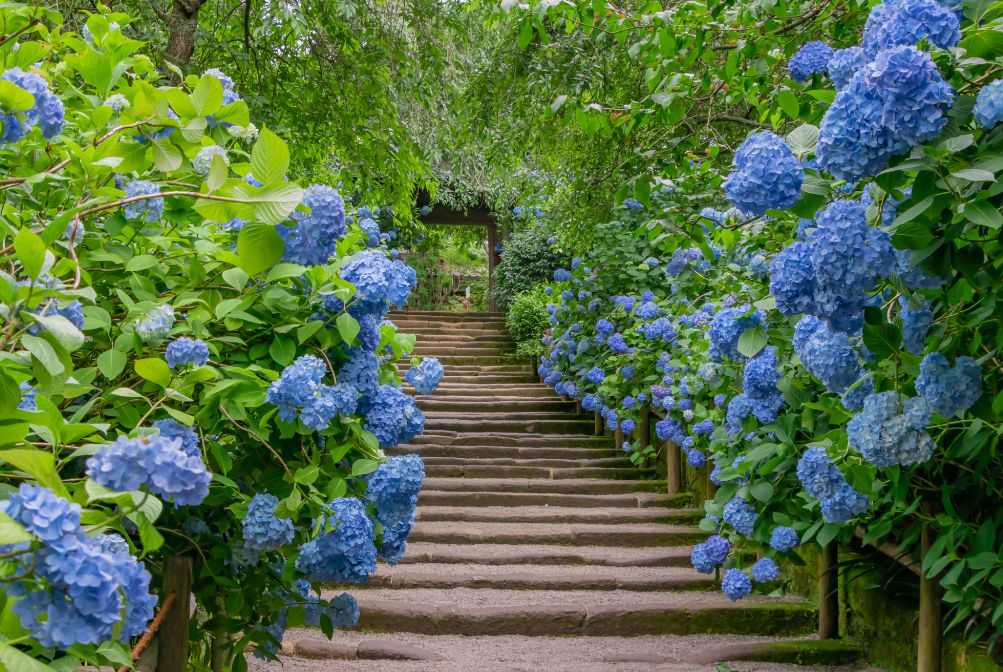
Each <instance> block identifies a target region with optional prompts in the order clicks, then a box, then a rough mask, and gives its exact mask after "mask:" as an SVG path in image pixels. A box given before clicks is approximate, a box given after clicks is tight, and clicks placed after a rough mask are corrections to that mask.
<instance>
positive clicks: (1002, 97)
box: [972, 79, 1003, 130]
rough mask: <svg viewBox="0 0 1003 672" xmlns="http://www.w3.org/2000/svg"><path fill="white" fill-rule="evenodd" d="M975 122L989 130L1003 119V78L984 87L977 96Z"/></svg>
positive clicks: (974, 110)
mask: <svg viewBox="0 0 1003 672" xmlns="http://www.w3.org/2000/svg"><path fill="white" fill-rule="evenodd" d="M972 112H973V113H974V114H975V122H976V123H977V124H978V125H979V126H981V127H982V128H984V129H986V130H989V129H990V128H993V127H994V126H995V125H996V124H998V123H1000V122H1001V121H1003V79H997V80H994V81H992V82H990V83H989V84H987V85H985V86H984V87H982V90H980V91H979V95H978V96H976V98H975V108H974V109H973V110H972Z"/></svg>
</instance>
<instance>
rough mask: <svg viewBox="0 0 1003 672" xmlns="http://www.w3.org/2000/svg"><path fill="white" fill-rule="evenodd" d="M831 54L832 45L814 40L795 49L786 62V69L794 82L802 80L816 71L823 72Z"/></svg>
mask: <svg viewBox="0 0 1003 672" xmlns="http://www.w3.org/2000/svg"><path fill="white" fill-rule="evenodd" d="M832 54H833V49H832V47H830V46H829V45H828V44H826V43H825V42H820V41H818V40H814V41H812V42H808V43H807V44H805V45H804V46H802V47H801V48H800V49H798V50H797V53H795V54H794V55H793V56H792V57H791V60H790V61H789V62H788V63H787V69H788V70H789V71H790V73H791V77H793V78H794V81H795V82H803V81H805V80H806V79H808V78H809V77H811V76H812V75H814V74H815V73H816V72H825V71H826V67H827V66H828V65H829V59H831V58H832Z"/></svg>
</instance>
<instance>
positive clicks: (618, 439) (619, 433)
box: [613, 423, 623, 450]
mask: <svg viewBox="0 0 1003 672" xmlns="http://www.w3.org/2000/svg"><path fill="white" fill-rule="evenodd" d="M613 443H614V444H615V445H616V449H617V450H620V446H622V445H623V430H622V429H620V423H617V425H616V429H615V430H613Z"/></svg>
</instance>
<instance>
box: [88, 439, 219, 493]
mask: <svg viewBox="0 0 1003 672" xmlns="http://www.w3.org/2000/svg"><path fill="white" fill-rule="evenodd" d="M181 446H182V441H181V440H180V439H171V438H168V437H166V436H159V435H158V436H140V437H137V438H135V439H130V438H128V437H125V436H122V437H119V438H118V439H116V440H115V441H114V442H113V443H107V444H105V445H103V446H101V447H100V448H98V450H97V452H96V453H94V455H92V456H91V457H90V458H89V459H88V460H87V475H88V476H90V477H91V478H92V479H94V482H95V483H97V484H98V485H103V486H104V487H106V488H110V489H112V490H117V491H120V492H130V491H133V490H137V489H139V487H140V486H144V485H145V486H146V487H147V488H148V489H149V490H150V492H152V493H154V494H156V495H160V496H161V497H164V498H165V499H173V500H174V502H175V503H177V504H178V505H179V506H194V505H196V504H200V503H202V500H203V499H205V498H206V496H208V494H209V480H210V478H211V475H210V474H209V471H208V470H207V469H206V466H205V464H204V463H203V462H202V460H201V459H200V458H199V457H195V456H193V455H188V454H187V453H185V452H184V451H183V450H182V447H181Z"/></svg>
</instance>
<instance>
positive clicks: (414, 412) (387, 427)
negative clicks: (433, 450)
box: [365, 385, 425, 447]
mask: <svg viewBox="0 0 1003 672" xmlns="http://www.w3.org/2000/svg"><path fill="white" fill-rule="evenodd" d="M365 428H366V430H368V431H370V432H372V433H373V435H375V436H376V438H377V439H378V440H379V442H380V445H382V446H384V447H393V446H396V445H397V444H399V443H407V442H408V441H410V440H411V439H413V438H414V437H415V436H417V435H418V434H420V433H421V431H422V430H423V429H424V428H425V416H424V414H422V412H421V410H420V409H419V408H418V406H417V404H415V401H414V398H413V397H410V396H408V395H407V394H404V392H403V391H402V390H401V389H400V388H397V387H394V386H392V385H380V386H379V387H377V388H376V392H375V394H374V395H373V397H372V399H371V400H369V402H368V404H367V409H366V422H365Z"/></svg>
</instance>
